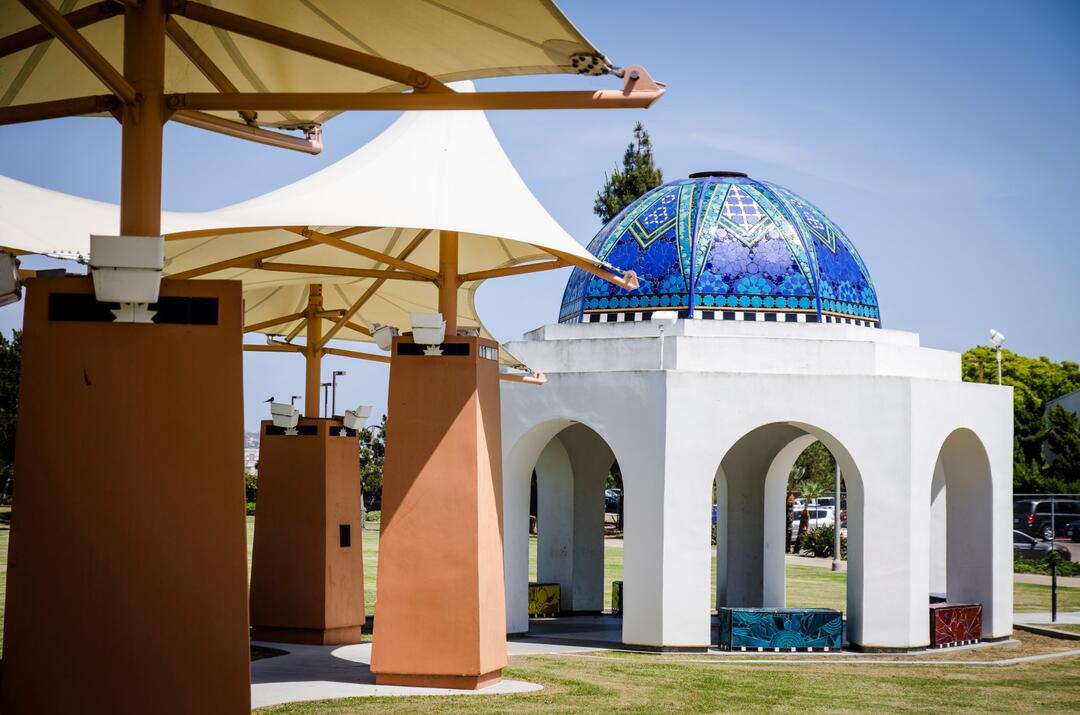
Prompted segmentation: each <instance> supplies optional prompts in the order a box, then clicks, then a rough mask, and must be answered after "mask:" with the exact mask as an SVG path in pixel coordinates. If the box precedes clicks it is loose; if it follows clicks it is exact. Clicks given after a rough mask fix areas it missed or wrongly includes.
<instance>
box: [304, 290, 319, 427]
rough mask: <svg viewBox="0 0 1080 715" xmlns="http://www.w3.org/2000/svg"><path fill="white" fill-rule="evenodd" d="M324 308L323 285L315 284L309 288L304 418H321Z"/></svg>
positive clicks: (305, 325) (306, 323) (306, 324)
mask: <svg viewBox="0 0 1080 715" xmlns="http://www.w3.org/2000/svg"><path fill="white" fill-rule="evenodd" d="M322 307H323V297H322V285H321V284H319V283H313V284H312V285H311V286H309V287H308V305H307V316H306V322H305V324H304V327H305V328H306V329H307V345H306V346H305V347H304V368H305V374H304V416H305V417H318V416H319V382H320V380H319V378H320V377H321V372H322V365H321V363H322V350H320V349H319V343H320V342H322V318H320V317H319V315H318V314H319V312H320V311H321V310H322Z"/></svg>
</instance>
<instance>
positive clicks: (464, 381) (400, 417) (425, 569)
mask: <svg viewBox="0 0 1080 715" xmlns="http://www.w3.org/2000/svg"><path fill="white" fill-rule="evenodd" d="M441 349H442V352H443V354H442V355H437V356H435V355H425V354H424V350H423V347H422V346H420V345H416V344H414V343H413V342H412V339H411V338H408V337H400V338H395V340H394V345H393V348H392V355H393V357H392V362H391V363H390V393H389V400H388V402H389V405H388V406H389V409H388V416H387V419H388V422H389V424H390V425H391V428H390V430H389V434H388V438H387V439H388V441H387V445H386V471H385V476H384V483H383V526H382V534H381V538H380V543H379V578H378V581H377V590H378V597H377V604H378V605H377V607H376V611H377V612H378V616H377V618H376V619H375V633H374V636H373V641H374V643H373V646H372V655H371V670H372V671H373V672H374V673H375V674H376V682H377V683H380V684H394V685H419V686H428V687H455V688H479V687H484V686H485V685H489V684H493V683H496V682H498V681H499V679H500V678H501V671H502V668H503V667H505V665H506V630H505V628H506V611H505V601H504V598H505V594H504V582H503V539H502V521H501V517H502V446H501V443H500V442H501V437H500V435H501V423H500V418H499V409H500V406H499V365H498V344H497V343H495V342H494V341H491V340H487V339H484V338H473V337H460V336H447V337H446V338H445V341H444V342H443V343H442V346H441Z"/></svg>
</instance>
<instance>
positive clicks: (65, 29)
mask: <svg viewBox="0 0 1080 715" xmlns="http://www.w3.org/2000/svg"><path fill="white" fill-rule="evenodd" d="M19 2H21V3H22V5H23V7H25V8H26V9H27V10H28V11H29V12H30V14H31V15H33V16H34V18H35V19H36V20H37V21H38V22H40V23H41V26H42V27H44V28H45V29H46V30H48V31H49V33H50V34H52V35H53V37H55V38H56V39H57V40H59V41H60V42H61V43H63V45H64V47H66V48H68V49H69V50H71V52H72V54H74V55H75V56H76V57H78V58H79V60H80V61H81V62H82V63H83V64H84V65H86V67H87V69H89V70H90V71H91V72H93V73H94V75H95V76H96V77H97V78H98V79H100V80H101V81H102V83H103V84H104V85H105V86H106V87H108V88H109V89H110V90H112V92H113V93H114V94H115V95H116V96H118V97H119V98H120V99H122V100H124V102H126V103H128V104H132V103H134V102H135V94H136V91H137V90H136V88H135V87H134V86H133V85H132V83H131V82H129V81H128V79H129V78H128V77H125V76H124V75H122V74H120V72H118V71H117V69H116V68H115V67H113V66H112V65H111V64H109V61H108V60H106V59H105V58H104V57H103V56H102V55H101V53H100V52H98V51H97V50H96V49H95V48H94V46H93V45H91V44H90V43H89V42H87V40H86V38H85V37H83V36H82V35H80V34H79V31H78V30H76V29H75V28H74V27H72V26H71V23H70V22H68V21H67V18H65V17H64V16H63V15H62V14H61V13H60V11H59V10H57V9H56V8H54V7H53V6H52V5H50V4H49V3H48V2H47V1H46V0H19ZM149 4H157V5H158V8H159V9H160V3H149ZM127 12H131V10H128V11H127ZM149 14H153V12H152V10H151V11H150V12H149ZM162 18H164V14H162ZM125 26H126V24H125ZM148 29H149V28H148ZM147 39H149V38H147ZM126 40H127V37H125V43H126ZM124 54H125V56H126V55H127V53H126V52H125V53H124ZM162 60H163V61H164V57H162ZM126 67H127V63H126V61H125V69H126ZM125 74H126V72H125Z"/></svg>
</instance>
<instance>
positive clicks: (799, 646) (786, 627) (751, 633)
mask: <svg viewBox="0 0 1080 715" xmlns="http://www.w3.org/2000/svg"><path fill="white" fill-rule="evenodd" d="M719 629H720V637H719V645H720V648H721V649H723V650H754V651H758V650H761V651H775V650H781V651H789V652H790V651H791V650H797V651H804V650H830V651H831V650H840V646H841V642H842V634H843V620H842V617H841V615H840V611H833V610H830V609H827V608H721V609H720V626H719Z"/></svg>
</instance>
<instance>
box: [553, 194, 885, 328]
mask: <svg viewBox="0 0 1080 715" xmlns="http://www.w3.org/2000/svg"><path fill="white" fill-rule="evenodd" d="M589 250H590V251H592V252H593V254H594V255H596V256H597V257H599V258H600V259H601V260H605V261H608V262H609V263H611V264H613V265H615V266H617V267H619V268H621V269H623V270H633V271H635V272H636V273H637V275H638V280H639V282H640V285H639V287H638V288H637V289H636V290H633V291H626V290H623V289H621V288H618V287H616V286H613V285H611V284H610V283H607V282H606V281H604V280H602V279H600V278H597V277H595V276H592V275H590V274H589V273H586V272H585V271H583V270H581V269H575V270H574V272H573V273H572V274H571V276H570V280H569V281H568V283H567V285H566V290H565V292H564V293H563V302H562V307H561V310H560V312H559V320H560V322H581V321H584V322H613V321H615V320H616V319H618V320H619V321H620V322H621V321H622V320H642V319H644V320H647V319H648V318H649V317H650V315H651V313H652V312H653V311H657V310H677V311H683V312H684V313H685V312H686V311H688V310H689V307H690V306H691V305H693V306H694V309H695V317H701V314H702V313H705V312H707V313H708V314H709V316H710V317H715V318H716V319H730V320H736V319H755V318H756V319H760V320H778V321H780V322H845V323H854V324H857V325H870V326H875V327H880V325H881V316H880V310H879V306H878V300H877V293H876V291H875V290H874V285H873V283H872V282H871V280H870V273H869V271H867V269H866V266H865V264H864V263H863V261H862V258H861V257H859V254H858V253H857V252H856V251H855V248H854V246H852V245H851V242H850V241H849V240H848V238H847V236H846V235H845V234H844V232H843V231H841V230H840V228H839V227H838V226H837V225H836V224H834V223H833V222H832V221H830V220H829V219H828V218H827V217H826V216H825V215H824V214H823V213H822V212H821V211H820V210H819V209H818V208H817V207H815V206H814V205H813V204H811V203H810V202H808V201H806V200H805V199H803V198H801V197H799V196H797V195H796V194H793V193H791V192H790V191H788V190H787V189H785V188H783V187H781V186H777V185H776V184H771V183H768V182H765V181H757V180H755V179H751V178H749V177H746V176H721V175H713V176H701V177H697V178H690V179H678V180H676V181H672V182H669V183H667V184H664V185H663V186H658V187H656V188H655V189H653V190H652V191H650V192H648V193H647V194H645V195H644V196H642V197H641V198H639V199H638V200H637V201H635V202H634V203H632V204H630V205H629V206H627V207H626V208H625V209H624V210H623V211H622V212H621V213H620V214H619V215H618V216H616V217H615V218H614V219H612V220H611V221H610V222H609V223H608V224H607V225H606V226H604V227H603V228H602V229H601V230H600V232H599V233H597V234H596V236H595V237H594V238H593V240H592V242H591V243H590V244H589ZM750 314H755V315H754V317H745V316H748V315H750ZM792 314H794V315H798V316H800V317H799V319H798V320H797V321H794V320H790V319H789V318H788V317H787V316H788V315H792ZM616 316H618V317H616ZM734 316H740V317H738V318H736V317H734Z"/></svg>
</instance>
